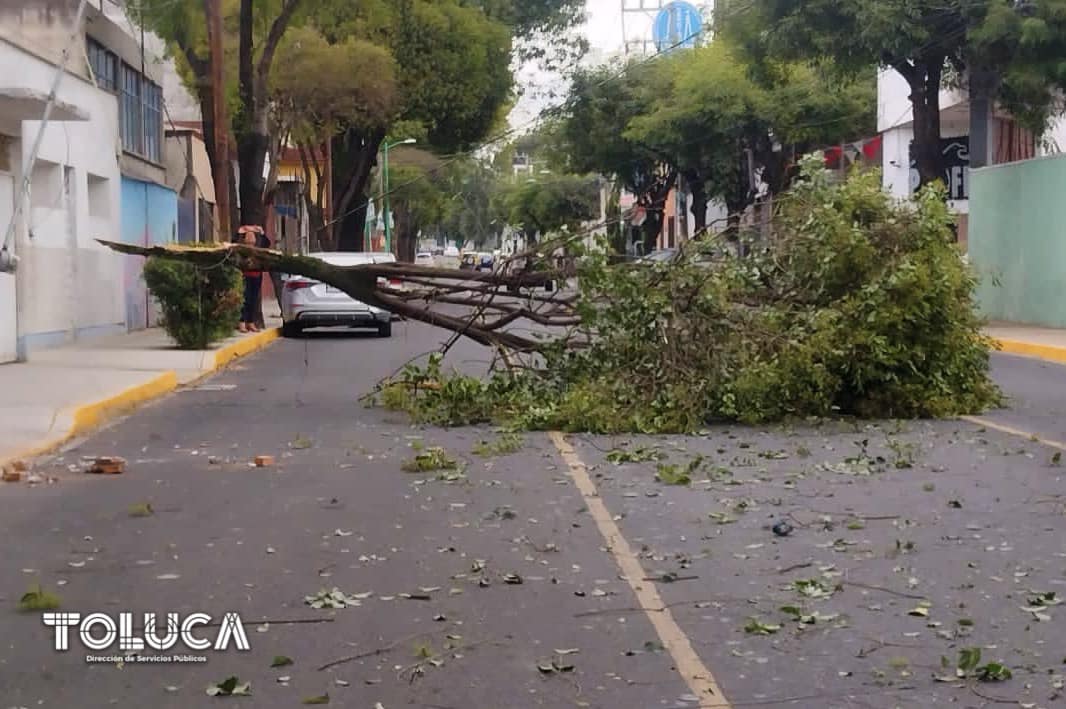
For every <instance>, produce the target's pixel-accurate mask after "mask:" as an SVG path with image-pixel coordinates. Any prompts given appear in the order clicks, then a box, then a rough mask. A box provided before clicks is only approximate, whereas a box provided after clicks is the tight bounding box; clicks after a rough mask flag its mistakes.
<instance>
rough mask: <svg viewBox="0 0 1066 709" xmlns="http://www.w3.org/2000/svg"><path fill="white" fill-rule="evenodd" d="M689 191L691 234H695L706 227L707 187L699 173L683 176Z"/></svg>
mask: <svg viewBox="0 0 1066 709" xmlns="http://www.w3.org/2000/svg"><path fill="white" fill-rule="evenodd" d="M685 182H686V183H688V189H689V192H690V193H691V194H692V207H691V208H690V211H691V212H692V224H693V230H692V236H693V237H695V236H697V235H698V234H699V233H700V232H702V231H703V230H704V229H706V228H707V201H708V200H707V188H706V186H705V185H704V184H703V180H701V179H700V177H699V175H696V174H693V175H690V176H686V177H685Z"/></svg>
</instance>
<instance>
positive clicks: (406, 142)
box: [382, 138, 418, 253]
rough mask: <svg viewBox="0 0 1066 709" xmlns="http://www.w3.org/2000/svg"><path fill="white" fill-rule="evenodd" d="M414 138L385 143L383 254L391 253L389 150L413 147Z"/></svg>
mask: <svg viewBox="0 0 1066 709" xmlns="http://www.w3.org/2000/svg"><path fill="white" fill-rule="evenodd" d="M417 142H418V141H416V140H415V139H414V138H408V139H407V140H401V141H398V142H396V143H389V141H388V140H386V141H385V147H384V151H383V152H384V154H385V155H384V159H383V161H382V162H383V163H384V164H383V165H382V173H383V174H384V176H385V189H384V193H385V194H384V205H383V206H384V208H385V210H384V211H385V253H391V252H392V228H391V226H390V224H389V222H390V221H391V220H392V210H391V209H390V208H389V148H395V147H396V146H397V145H414V144H415V143H417Z"/></svg>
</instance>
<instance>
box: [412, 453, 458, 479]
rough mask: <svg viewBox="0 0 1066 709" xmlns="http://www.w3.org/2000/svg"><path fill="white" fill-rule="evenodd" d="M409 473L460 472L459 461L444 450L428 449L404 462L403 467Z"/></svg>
mask: <svg viewBox="0 0 1066 709" xmlns="http://www.w3.org/2000/svg"><path fill="white" fill-rule="evenodd" d="M401 467H402V468H403V470H404V472H407V473H432V472H436V471H438V470H458V469H459V461H457V460H456V459H455V458H453V457H451V456H450V455H449V454H448V451H446V450H444V449H443V448H439V447H435V448H427V449H426V450H424V451H421V452H419V453H417V454H415V457H414V458H412V459H410V460H407V461H404V463H403V465H402V466H401Z"/></svg>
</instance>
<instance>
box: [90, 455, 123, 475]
mask: <svg viewBox="0 0 1066 709" xmlns="http://www.w3.org/2000/svg"><path fill="white" fill-rule="evenodd" d="M85 472H87V473H92V474H94V475H121V474H122V473H124V472H126V459H125V458H119V457H118V456H103V457H100V458H97V459H96V460H94V461H93V464H92V465H91V466H90V467H89V469H88V470H86V471H85Z"/></svg>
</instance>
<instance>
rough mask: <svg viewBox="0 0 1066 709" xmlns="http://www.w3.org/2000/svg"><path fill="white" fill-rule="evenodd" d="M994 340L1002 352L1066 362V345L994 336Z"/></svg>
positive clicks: (1058, 362) (1061, 362)
mask: <svg viewBox="0 0 1066 709" xmlns="http://www.w3.org/2000/svg"><path fill="white" fill-rule="evenodd" d="M994 342H995V343H996V344H997V345H998V349H999V351H1000V352H1006V353H1007V354H1014V355H1022V356H1024V357H1035V358H1037V359H1042V360H1046V361H1048V362H1055V363H1057V364H1066V347H1057V346H1055V345H1040V344H1037V343H1035V342H1024V341H1022V340H1009V339H1003V338H998V337H997V338H994Z"/></svg>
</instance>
